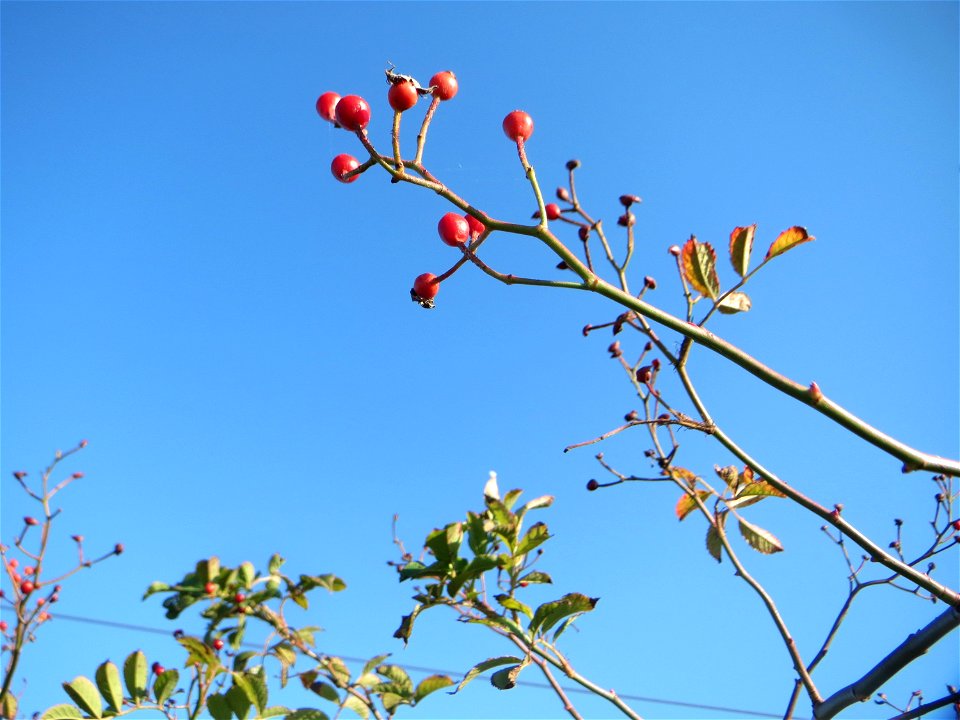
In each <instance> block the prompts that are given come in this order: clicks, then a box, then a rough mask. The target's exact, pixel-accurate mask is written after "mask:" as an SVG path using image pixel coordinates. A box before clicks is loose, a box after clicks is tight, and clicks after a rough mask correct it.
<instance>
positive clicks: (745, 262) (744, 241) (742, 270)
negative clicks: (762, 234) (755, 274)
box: [730, 223, 757, 277]
mask: <svg viewBox="0 0 960 720" xmlns="http://www.w3.org/2000/svg"><path fill="white" fill-rule="evenodd" d="M756 231H757V226H756V223H754V224H753V225H747V226H746V227H736V228H734V229H733V232H732V233H730V262H731V263H732V264H733V269H734V270H736V271H737V274H738V275H739V276H740V277H744V276H745V275H746V274H747V272H748V271H749V269H750V251H751V250H753V234H754V233H755V232H756Z"/></svg>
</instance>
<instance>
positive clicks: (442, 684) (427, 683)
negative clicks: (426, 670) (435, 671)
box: [413, 675, 453, 703]
mask: <svg viewBox="0 0 960 720" xmlns="http://www.w3.org/2000/svg"><path fill="white" fill-rule="evenodd" d="M451 685H453V680H451V679H450V678H449V677H448V676H446V675H431V676H430V677H426V678H424V679H423V680H421V681H420V684H419V685H417V690H416V692H415V693H414V695H413V700H414V702H415V703H418V702H420V701H421V700H423V699H424V698H425V697H426V696H427V695H430V694H431V693H435V692H436V691H437V690H443V688H446V687H450V686H451Z"/></svg>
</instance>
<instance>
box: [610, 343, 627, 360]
mask: <svg viewBox="0 0 960 720" xmlns="http://www.w3.org/2000/svg"><path fill="white" fill-rule="evenodd" d="M607 352H608V353H610V357H612V358H618V357H620V356H621V355H623V353H622V352H620V341H619V340H615V341H613V342H612V343H610V347H608V348H607Z"/></svg>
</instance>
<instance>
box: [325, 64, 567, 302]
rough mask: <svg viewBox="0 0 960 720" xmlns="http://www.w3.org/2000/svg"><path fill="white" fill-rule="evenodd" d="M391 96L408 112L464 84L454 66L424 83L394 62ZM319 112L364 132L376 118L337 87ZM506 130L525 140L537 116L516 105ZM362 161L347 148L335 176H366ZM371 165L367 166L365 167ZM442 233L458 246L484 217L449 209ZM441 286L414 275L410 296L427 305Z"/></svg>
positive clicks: (553, 211) (552, 207)
mask: <svg viewBox="0 0 960 720" xmlns="http://www.w3.org/2000/svg"><path fill="white" fill-rule="evenodd" d="M386 75H387V83H388V84H389V85H390V89H389V90H388V91H387V102H388V103H389V104H390V107H391V108H393V110H394V111H395V112H397V113H403V112H406V111H407V110H409V109H410V108H412V107H413V106H414V105H416V104H417V101H418V100H419V98H420V96H421V95H432V96H433V98H434V103H436V102H440V101H446V100H451V99H452V98H453V97H454V96H455V95H456V94H457V91H458V90H459V84H458V83H457V77H456V75H454V74H453V72H451V71H449V70H445V71H443V72H438V73H436V74H435V75H434V76H433V77H431V78H430V84H429V86H428V87H426V88H423V87H421V86H420V84H419V83H418V82H417V81H416V80H415V79H414V78H412V77H410V76H409V75H400V74H399V73H395V72H393V68H391V69H390V70H387V71H386ZM316 107H317V114H318V115H320V117H321V118H323V119H324V120H326V121H328V122H331V123H333V125H334V127H341V128H344V129H346V130H350V131H352V132H358V133H362V132H364V131H365V130H366V128H367V126H368V125H369V124H370V116H371V111H370V105H369V104H368V103H367V101H366V100H364V99H363V98H362V97H360V96H359V95H345V96H343V97H341V96H340V95H339V94H337V93H335V92H325V93H323V94H322V95H321V96H320V97H319V98H317V103H316ZM503 132H504V133H505V134H506V136H507V137H508V138H510V139H511V140H513V141H514V142H516V143H517V144H518V146H520V145H522V144H523V142H524V141H526V140H528V139H529V138H530V136H531V135H533V118H531V117H530V115H529V114H527V113H525V112H524V111H523V110H514V111H513V112H511V113H508V114H507V116H506V117H505V118H504V119H503ZM360 167H361V163H360V161H359V160H358V159H357V158H355V157H354V156H353V155H350V154H347V153H342V154H340V155H337V156H336V157H335V158H334V159H333V161H332V162H331V163H330V171H331V173H333V176H334V177H335V178H336V179H337V180H339V181H340V182H342V183H352V182H353V181H354V180H356V179H357V178H358V177H359V176H360V172H362V170H360V172H357V171H358V169H359V168H360ZM364 169H365V168H364ZM545 210H546V215H547V219H549V220H557V219H558V218H559V217H560V213H561V210H560V206H559V205H557V204H556V203H550V204H548V205H547V206H546V207H545ZM437 229H438V231H439V233H440V239H441V240H443V242H445V243H446V244H447V245H450V246H453V247H457V246H462V245H464V244H465V243H467V242H468V241H469V240H470V239H471V238H474V239H475V238H477V237H479V236H480V234H482V233H483V232H484V230H485V228H484V226H483V223H481V222H480V221H479V220H477V219H476V218H474V217H473V216H471V215H463V216H461V215H457V214H456V213H447V214H446V215H444V216H443V217H442V218H440V222H439V224H438V226H437ZM439 291H440V281H439V280H438V279H437V276H436V275H434V274H433V273H423V274H421V275H418V276H417V277H416V279H415V280H414V281H413V288H412V289H411V290H410V296H411V298H413V300H414V301H415V302H417V303H419V304H420V305H421V306H422V307H425V308H432V307H433V306H434V304H433V299H434V298H435V297H436V296H437V293H438V292H439Z"/></svg>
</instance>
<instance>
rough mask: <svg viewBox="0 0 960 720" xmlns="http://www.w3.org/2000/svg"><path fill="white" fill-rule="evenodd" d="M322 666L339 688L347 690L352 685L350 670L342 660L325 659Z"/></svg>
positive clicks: (336, 658) (331, 657) (335, 658)
mask: <svg viewBox="0 0 960 720" xmlns="http://www.w3.org/2000/svg"><path fill="white" fill-rule="evenodd" d="M320 666H321V667H322V668H323V669H324V670H326V671H327V672H328V673H329V674H330V680H331V681H332V682H333V684H334V685H336V686H337V687H338V688H345V687H347V686H348V685H349V684H350V670H349V669H348V668H347V666H346V664H345V663H344V662H343V660H341V659H340V658H338V657H333V656H328V657H325V658H324V659H323V661H322V662H321V663H320Z"/></svg>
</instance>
